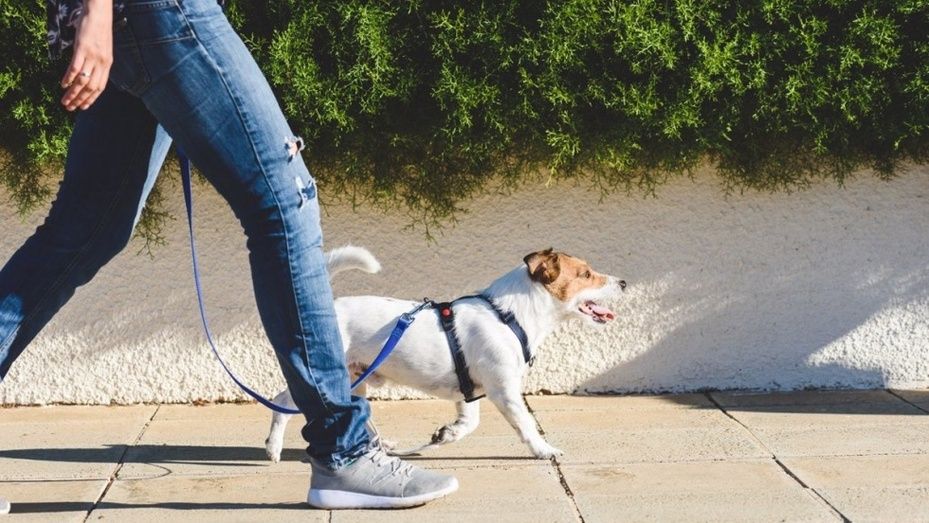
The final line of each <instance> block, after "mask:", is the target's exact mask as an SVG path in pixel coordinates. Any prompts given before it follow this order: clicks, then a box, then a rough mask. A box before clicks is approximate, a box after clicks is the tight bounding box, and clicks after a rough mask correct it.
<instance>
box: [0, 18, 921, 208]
mask: <svg viewBox="0 0 929 523" xmlns="http://www.w3.org/2000/svg"><path fill="white" fill-rule="evenodd" d="M21 2H22V0H0V45H2V47H0V49H3V50H2V51H0V52H2V54H3V60H0V129H2V136H0V147H2V148H3V149H5V150H7V151H8V152H9V155H8V156H7V157H6V158H5V160H4V161H5V163H3V164H0V178H2V181H3V183H4V185H5V186H6V187H8V188H9V189H10V192H11V194H12V195H13V199H14V201H15V203H16V205H18V206H19V208H21V209H27V208H29V207H30V206H31V205H34V204H35V203H37V202H39V201H42V200H43V199H44V198H45V197H46V196H47V195H48V188H47V187H48V184H49V180H50V179H52V180H53V179H55V177H56V176H57V175H55V176H53V177H51V178H49V177H43V175H42V173H43V172H48V171H51V172H56V169H57V168H58V165H60V159H61V157H62V154H63V151H64V147H65V144H66V136H67V133H68V117H67V116H66V115H65V113H64V111H62V110H61V109H59V108H58V107H57V106H56V104H55V101H56V97H57V95H58V89H57V87H56V82H57V76H58V71H59V70H60V69H61V68H62V67H63V64H49V63H48V61H47V59H46V58H45V54H44V49H43V47H42V41H43V38H44V29H43V27H42V9H43V2H42V1H40V0H31V1H30V2H28V3H27V4H26V5H21ZM228 12H229V15H230V18H231V19H232V20H233V23H234V24H235V25H236V26H237V27H238V28H239V29H240V31H241V33H242V35H243V37H244V39H245V40H246V42H247V44H248V45H249V46H250V47H251V48H252V50H253V52H254V53H255V55H256V58H257V59H258V61H259V63H260V64H261V66H262V68H263V69H264V71H265V72H266V74H267V75H268V77H269V79H270V81H271V83H272V85H273V86H274V88H275V89H276V91H277V93H278V96H279V99H280V101H281V103H282V104H283V106H284V109H285V112H286V113H287V115H288V117H289V118H290V119H291V123H292V126H293V127H294V129H296V130H297V131H298V132H299V133H300V134H302V135H303V137H304V138H305V139H306V141H307V144H308V147H307V150H306V158H307V161H308V163H309V164H310V166H311V169H312V170H313V171H314V174H315V175H316V176H317V177H318V178H319V179H320V182H321V184H323V196H324V197H334V196H336V195H339V196H342V197H345V198H348V199H350V200H351V201H352V202H366V203H368V204H375V205H382V206H396V205H398V204H402V205H405V207H406V208H407V209H409V210H410V213H411V215H412V216H413V217H414V219H415V220H424V221H426V222H427V223H429V222H432V221H434V220H442V219H444V218H448V217H449V216H452V215H453V212H454V211H455V209H456V208H457V206H459V205H460V202H462V201H464V200H465V199H466V198H468V197H470V196H473V195H474V194H476V193H478V192H479V191H481V190H486V189H488V188H491V187H493V188H499V187H500V186H501V184H502V185H503V186H504V187H514V186H516V185H518V183H520V182H522V181H525V180H527V179H532V178H536V179H537V178H538V176H539V173H544V174H543V175H542V176H547V177H551V178H556V179H558V178H577V179H579V180H583V181H584V182H585V183H590V184H592V185H593V186H595V187H597V188H599V189H600V190H603V191H612V190H617V189H620V190H633V191H636V192H639V191H644V192H649V191H651V190H653V189H654V187H655V186H656V185H657V184H659V183H661V182H663V181H665V180H666V179H667V178H668V177H669V176H671V175H677V174H681V173H687V172H688V171H689V170H690V169H691V168H693V167H694V166H696V165H698V164H699V163H702V162H706V161H709V162H711V163H713V164H714V165H715V166H716V167H717V169H718V171H719V173H720V174H721V176H723V177H724V179H725V180H726V181H727V182H728V184H729V187H730V188H740V187H751V188H758V189H770V190H777V189H791V188H795V187H798V186H802V185H803V184H806V183H809V182H810V181H811V180H813V179H816V178H821V177H829V178H833V179H835V180H838V181H839V182H841V181H842V180H843V178H844V177H845V176H847V175H848V174H849V173H850V172H851V171H852V170H854V169H857V168H861V167H871V168H873V169H874V171H875V172H876V174H877V175H879V176H882V177H889V176H891V175H892V174H893V173H894V172H895V171H896V170H897V169H898V166H899V164H900V163H901V162H902V161H915V162H922V161H925V160H926V156H927V145H929V139H927V137H929V134H927V126H929V1H925V0H911V1H896V2H888V1H886V0H848V1H844V0H805V1H804V0H799V1H786V0H762V1H755V2H718V1H696V0H673V1H671V0H666V1H639V2H621V1H607V0H566V1H560V2H556V1H550V2H525V1H524V2H515V1H512V0H498V1H496V2H460V1H459V2H449V1H433V2H424V1H420V0H408V1H398V0H379V1H372V0H367V1H365V0H344V1H343V0H340V1H329V0H317V1H311V2H307V1H304V0H300V1H297V0H271V1H266V0H238V1H233V2H231V5H230V6H229V9H228Z"/></svg>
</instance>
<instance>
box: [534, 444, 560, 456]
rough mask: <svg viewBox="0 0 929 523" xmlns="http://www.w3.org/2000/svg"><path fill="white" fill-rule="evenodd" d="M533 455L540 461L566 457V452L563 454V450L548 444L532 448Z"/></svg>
mask: <svg viewBox="0 0 929 523" xmlns="http://www.w3.org/2000/svg"><path fill="white" fill-rule="evenodd" d="M532 453H533V454H535V457H537V458H539V459H551V458H555V457H558V456H563V455H564V452H562V451H561V449H558V448H555V447H553V446H551V445H549V444H548V443H541V444H539V445H534V446H533V447H532Z"/></svg>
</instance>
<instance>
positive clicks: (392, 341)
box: [177, 149, 429, 414]
mask: <svg viewBox="0 0 929 523" xmlns="http://www.w3.org/2000/svg"><path fill="white" fill-rule="evenodd" d="M177 156H178V160H179V161H180V164H181V182H182V184H183V186H184V205H185V206H186V207H187V229H188V231H189V233H190V258H191V261H192V263H193V272H194V285H195V286H196V288H197V304H198V305H199V306H200V320H201V321H202V322H203V331H204V332H205V333H206V340H207V341H208V342H209V344H210V348H211V349H213V354H214V355H215V356H216V359H217V360H218V361H219V364H220V365H221V366H222V367H223V370H225V371H226V374H228V375H229V377H230V378H232V381H234V382H235V384H236V385H238V386H239V388H240V389H242V390H243V391H244V392H245V393H246V394H248V395H249V396H251V397H252V398H254V399H255V401H257V402H258V403H261V404H262V405H264V406H265V407H268V408H269V409H271V410H273V411H275V412H280V413H281V414H300V411H299V410H296V409H288V408H287V407H281V406H280V405H278V404H276V403H274V402H273V401H270V400H268V399H267V398H265V397H264V396H262V395H261V394H258V393H257V392H255V391H253V390H252V389H250V388H249V387H248V385H246V384H244V383H242V381H241V380H240V379H239V378H238V377H237V376H236V375H235V374H234V373H233V372H232V370H230V369H229V366H228V365H226V362H225V361H223V358H222V356H220V355H219V351H218V350H217V349H216V344H215V343H213V335H212V333H211V332H210V324H209V322H208V321H207V319H206V309H205V307H204V305H203V288H202V287H201V285H200V268H199V266H198V264H197V246H196V243H195V242H194V211H193V196H192V191H191V187H190V185H191V182H190V159H189V158H187V155H185V154H184V152H183V151H181V150H180V149H178V151H177ZM427 305H429V302H427V301H424V302H423V303H421V304H419V305H417V306H416V307H414V308H413V309H412V310H410V311H409V312H404V313H403V314H401V315H400V318H399V319H398V320H397V324H396V325H395V326H394V330H393V331H392V332H391V333H390V336H389V337H388V338H387V341H386V342H385V343H384V348H382V349H381V352H379V353H378V355H377V357H376V358H374V361H372V362H371V365H369V366H368V368H367V369H366V370H365V371H364V372H363V373H362V374H361V376H359V377H358V379H356V380H355V381H354V382H353V383H352V387H351V390H355V388H357V387H358V385H361V383H362V382H363V381H364V380H366V379H367V378H368V376H370V375H371V374H373V373H374V371H376V370H377V368H378V367H380V366H381V364H382V363H384V361H385V360H387V357H388V356H390V353H391V352H393V350H394V348H396V346H397V344H398V343H400V338H402V337H403V333H404V332H406V330H407V329H408V328H409V327H410V325H412V324H413V320H415V319H416V318H415V316H416V314H417V313H418V312H419V311H421V310H423V308H424V307H426V306H427Z"/></svg>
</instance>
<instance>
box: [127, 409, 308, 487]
mask: <svg viewBox="0 0 929 523" xmlns="http://www.w3.org/2000/svg"><path fill="white" fill-rule="evenodd" d="M295 421H296V420H295ZM300 425H301V424H300V423H296V422H295V423H293V424H291V426H289V427H288V428H287V432H286V433H285V439H284V441H285V450H284V452H283V453H282V458H281V462H280V463H272V462H271V461H270V460H269V459H268V457H267V455H266V454H265V450H264V441H265V438H266V437H267V435H268V433H267V429H268V425H267V420H266V419H264V418H263V417H262V419H260V420H259V419H251V418H241V417H239V418H233V419H230V418H224V417H223V416H222V415H221V414H219V415H217V416H211V415H210V412H208V411H204V412H203V415H202V416H201V417H199V418H197V419H167V420H161V419H158V417H157V416H156V417H155V419H154V420H152V422H151V423H150V424H149V426H148V428H147V429H146V430H145V433H144V434H143V435H142V438H141V439H140V440H139V442H138V444H136V445H135V446H133V447H132V448H130V449H129V451H128V452H127V453H126V458H125V464H124V465H123V467H122V469H121V470H120V472H119V477H120V478H122V479H128V478H146V477H152V478H153V477H161V476H165V475H167V474H174V475H245V474H271V473H276V474H287V473H291V474H296V473H305V472H306V471H307V469H308V467H309V466H308V465H307V464H306V463H304V461H303V460H304V459H305V452H304V451H303V450H302V449H304V448H305V443H303V440H302V439H301V437H300Z"/></svg>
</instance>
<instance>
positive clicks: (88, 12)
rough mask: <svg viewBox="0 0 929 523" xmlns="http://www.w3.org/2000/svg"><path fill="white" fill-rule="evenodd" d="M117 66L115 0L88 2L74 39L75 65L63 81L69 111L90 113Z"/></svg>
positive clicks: (69, 67) (66, 107)
mask: <svg viewBox="0 0 929 523" xmlns="http://www.w3.org/2000/svg"><path fill="white" fill-rule="evenodd" d="M112 64H113V0H86V1H85V2H84V12H83V13H82V14H81V17H80V20H79V21H78V26H77V31H76V34H75V36H74V55H73V57H72V58H71V65H70V66H68V70H67V72H65V75H64V77H63V78H62V79H61V87H62V88H63V89H66V91H65V94H64V96H63V97H62V98H61V104H62V105H64V106H65V109H67V110H69V111H73V110H75V109H81V110H84V109H87V108H88V107H90V105H91V104H92V103H94V101H96V100H97V97H98V96H100V93H102V92H103V89H104V88H105V87H106V82H107V80H108V79H109V77H110V66H111V65H112Z"/></svg>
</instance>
